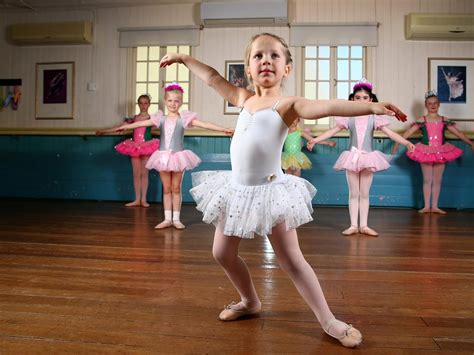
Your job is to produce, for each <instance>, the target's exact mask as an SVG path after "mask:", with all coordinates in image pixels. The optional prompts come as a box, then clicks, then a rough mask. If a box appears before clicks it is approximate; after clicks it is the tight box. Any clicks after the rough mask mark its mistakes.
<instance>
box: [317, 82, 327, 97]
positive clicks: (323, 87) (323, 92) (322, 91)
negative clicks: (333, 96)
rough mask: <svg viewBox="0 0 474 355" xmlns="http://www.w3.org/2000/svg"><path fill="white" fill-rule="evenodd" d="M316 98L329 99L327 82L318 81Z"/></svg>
mask: <svg viewBox="0 0 474 355" xmlns="http://www.w3.org/2000/svg"><path fill="white" fill-rule="evenodd" d="M318 99H321V100H329V82H320V83H318Z"/></svg>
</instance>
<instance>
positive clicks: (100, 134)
mask: <svg viewBox="0 0 474 355" xmlns="http://www.w3.org/2000/svg"><path fill="white" fill-rule="evenodd" d="M104 133H105V132H104V131H96V132H95V135H96V136H102V135H103V134H104Z"/></svg>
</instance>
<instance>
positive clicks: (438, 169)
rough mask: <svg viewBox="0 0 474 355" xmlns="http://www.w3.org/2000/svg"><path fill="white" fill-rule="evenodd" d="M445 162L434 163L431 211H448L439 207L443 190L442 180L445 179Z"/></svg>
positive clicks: (444, 212) (442, 212) (441, 212)
mask: <svg viewBox="0 0 474 355" xmlns="http://www.w3.org/2000/svg"><path fill="white" fill-rule="evenodd" d="M445 167H446V165H445V164H434V165H433V187H432V197H431V212H434V213H440V214H446V211H443V210H442V209H440V208H438V200H439V194H440V191H441V181H442V180H443V173H444V168H445Z"/></svg>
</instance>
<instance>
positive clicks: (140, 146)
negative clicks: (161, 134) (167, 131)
mask: <svg viewBox="0 0 474 355" xmlns="http://www.w3.org/2000/svg"><path fill="white" fill-rule="evenodd" d="M158 148H160V140H159V139H156V138H153V139H150V140H149V141H144V142H141V143H137V142H135V141H134V140H133V139H127V140H124V141H123V142H121V143H119V144H117V145H116V146H115V150H116V151H117V152H119V153H120V154H123V155H128V156H131V157H140V156H146V155H151V154H152V153H153V152H155V151H156V150H157V149H158Z"/></svg>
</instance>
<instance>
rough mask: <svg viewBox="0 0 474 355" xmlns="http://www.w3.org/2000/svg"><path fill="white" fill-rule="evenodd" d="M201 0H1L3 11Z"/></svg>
mask: <svg viewBox="0 0 474 355" xmlns="http://www.w3.org/2000/svg"><path fill="white" fill-rule="evenodd" d="M200 2H201V0H174V1H173V0H0V10H2V11H5V10H6V11H15V12H17V11H39V12H41V10H51V9H66V10H73V9H98V8H104V7H122V6H140V5H163V4H186V3H188V4H189V3H200Z"/></svg>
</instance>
